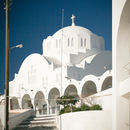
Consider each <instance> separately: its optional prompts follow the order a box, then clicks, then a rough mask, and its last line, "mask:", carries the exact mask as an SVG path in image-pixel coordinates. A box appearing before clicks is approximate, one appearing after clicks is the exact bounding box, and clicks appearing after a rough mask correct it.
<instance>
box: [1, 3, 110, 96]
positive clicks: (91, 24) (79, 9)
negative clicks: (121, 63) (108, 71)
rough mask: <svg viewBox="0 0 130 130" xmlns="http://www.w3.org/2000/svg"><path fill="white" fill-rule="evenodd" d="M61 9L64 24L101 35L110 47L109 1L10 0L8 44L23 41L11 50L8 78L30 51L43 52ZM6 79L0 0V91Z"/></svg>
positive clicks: (57, 21)
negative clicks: (73, 21) (20, 45)
mask: <svg viewBox="0 0 130 130" xmlns="http://www.w3.org/2000/svg"><path fill="white" fill-rule="evenodd" d="M62 8H64V26H70V25H71V19H70V17H71V15H72V14H74V15H75V16H76V19H75V23H76V25H78V26H83V27H85V28H87V29H89V30H91V31H92V32H93V33H95V34H97V35H99V36H103V37H104V39H105V49H106V50H111V49H112V1H111V0H11V5H10V47H12V46H15V45H17V44H20V43H22V44H23V46H24V47H23V48H22V49H19V48H17V49H12V50H11V53H10V80H13V78H14V73H18V70H19V68H20V65H21V64H22V62H23V60H24V59H25V58H26V57H27V56H28V55H30V54H32V53H40V54H42V41H43V39H45V38H46V37H47V36H49V35H53V34H54V33H55V32H56V31H58V30H59V29H60V28H61V19H62ZM4 82H5V10H4V0H0V93H3V89H4V84H5V83H4Z"/></svg>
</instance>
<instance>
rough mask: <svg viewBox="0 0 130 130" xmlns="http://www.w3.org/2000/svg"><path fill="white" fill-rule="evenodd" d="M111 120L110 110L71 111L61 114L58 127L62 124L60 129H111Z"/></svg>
mask: <svg viewBox="0 0 130 130" xmlns="http://www.w3.org/2000/svg"><path fill="white" fill-rule="evenodd" d="M111 120H112V116H111V112H110V111H86V112H73V113H67V114H63V115H62V116H61V125H59V127H60V126H62V130H111V129H112V122H111ZM59 122H60V118H59Z"/></svg>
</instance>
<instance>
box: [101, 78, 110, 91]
mask: <svg viewBox="0 0 130 130" xmlns="http://www.w3.org/2000/svg"><path fill="white" fill-rule="evenodd" d="M109 88H112V76H109V77H107V78H106V79H105V80H104V81H103V84H102V88H101V91H103V90H106V89H109Z"/></svg>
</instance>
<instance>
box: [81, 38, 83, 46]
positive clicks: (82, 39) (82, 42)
mask: <svg viewBox="0 0 130 130" xmlns="http://www.w3.org/2000/svg"><path fill="white" fill-rule="evenodd" d="M82 46H83V39H82V38H81V47H82Z"/></svg>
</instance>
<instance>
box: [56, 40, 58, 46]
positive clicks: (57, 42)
mask: <svg viewBox="0 0 130 130" xmlns="http://www.w3.org/2000/svg"><path fill="white" fill-rule="evenodd" d="M56 48H58V40H57V39H56Z"/></svg>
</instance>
